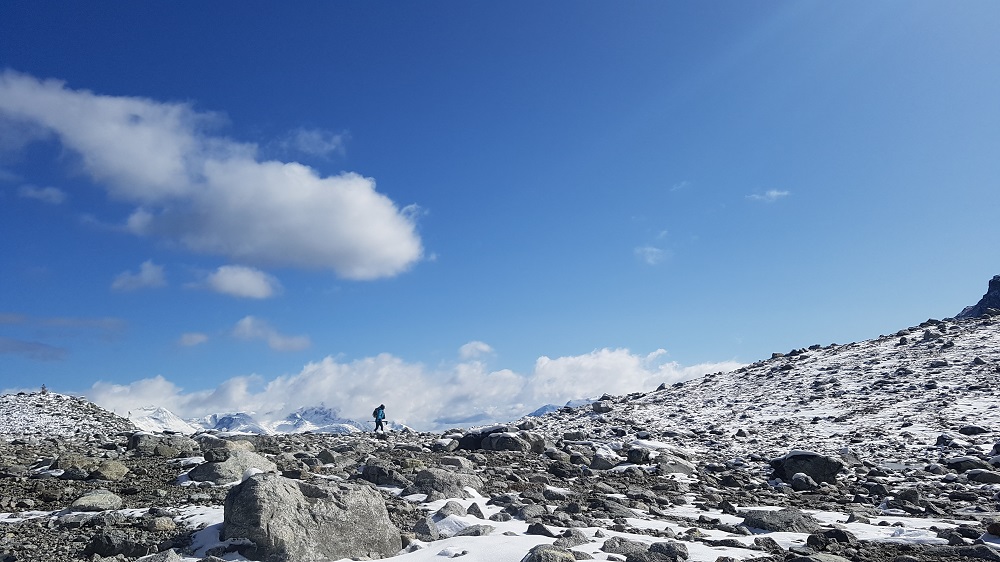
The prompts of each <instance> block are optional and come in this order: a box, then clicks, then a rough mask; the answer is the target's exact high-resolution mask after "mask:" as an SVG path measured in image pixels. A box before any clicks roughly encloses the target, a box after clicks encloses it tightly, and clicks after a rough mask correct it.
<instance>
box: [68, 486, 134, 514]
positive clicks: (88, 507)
mask: <svg viewBox="0 0 1000 562" xmlns="http://www.w3.org/2000/svg"><path fill="white" fill-rule="evenodd" d="M121 506H122V499H121V498H120V497H118V496H117V495H115V494H113V493H111V492H110V491H108V490H104V489H97V490H93V491H91V492H87V493H86V494H84V495H82V496H80V497H79V498H77V499H76V501H74V502H73V504H72V506H71V507H72V508H73V509H75V510H78V511H105V510H108V509H118V508H120V507H121Z"/></svg>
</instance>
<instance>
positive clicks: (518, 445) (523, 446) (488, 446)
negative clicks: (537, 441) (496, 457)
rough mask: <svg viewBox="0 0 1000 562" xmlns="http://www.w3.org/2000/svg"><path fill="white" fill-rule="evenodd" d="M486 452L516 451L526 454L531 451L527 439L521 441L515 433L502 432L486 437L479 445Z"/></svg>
mask: <svg viewBox="0 0 1000 562" xmlns="http://www.w3.org/2000/svg"><path fill="white" fill-rule="evenodd" d="M480 446H481V447H482V448H483V449H484V450H486V451H517V452H521V453H524V452H527V451H530V450H531V443H529V442H528V440H527V439H522V438H521V436H520V435H518V434H517V433H511V432H502V433H491V434H489V435H487V436H486V437H485V438H484V439H483V441H482V443H481V445H480Z"/></svg>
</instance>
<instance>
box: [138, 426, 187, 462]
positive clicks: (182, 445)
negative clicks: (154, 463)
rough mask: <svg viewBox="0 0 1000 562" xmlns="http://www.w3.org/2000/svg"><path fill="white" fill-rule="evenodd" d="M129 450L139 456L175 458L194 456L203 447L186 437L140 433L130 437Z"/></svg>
mask: <svg viewBox="0 0 1000 562" xmlns="http://www.w3.org/2000/svg"><path fill="white" fill-rule="evenodd" d="M128 448H129V450H130V451H134V452H135V454H136V455H139V456H147V457H152V456H158V457H165V458H174V457H179V456H185V457H189V456H193V455H194V454H195V453H197V452H198V451H199V450H200V448H201V447H200V446H199V445H198V442H197V441H195V440H194V439H191V438H190V437H186V436H184V435H160V434H153V433H146V432H144V431H139V432H136V433H133V434H132V436H131V437H129V440H128Z"/></svg>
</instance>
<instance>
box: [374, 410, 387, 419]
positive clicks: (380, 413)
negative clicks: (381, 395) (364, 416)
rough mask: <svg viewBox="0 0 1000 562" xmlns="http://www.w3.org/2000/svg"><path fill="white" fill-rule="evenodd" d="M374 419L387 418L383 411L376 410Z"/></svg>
mask: <svg viewBox="0 0 1000 562" xmlns="http://www.w3.org/2000/svg"><path fill="white" fill-rule="evenodd" d="M372 417H373V418H375V419H377V420H380V419H382V418H383V417H385V414H383V413H382V410H380V409H379V408H375V409H374V410H372Z"/></svg>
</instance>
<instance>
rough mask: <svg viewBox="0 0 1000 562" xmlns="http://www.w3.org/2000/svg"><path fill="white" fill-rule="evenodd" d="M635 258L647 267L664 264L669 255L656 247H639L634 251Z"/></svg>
mask: <svg viewBox="0 0 1000 562" xmlns="http://www.w3.org/2000/svg"><path fill="white" fill-rule="evenodd" d="M632 252H633V253H634V254H635V257H636V258H637V259H639V260H640V261H641V262H643V263H645V264H646V265H657V264H660V263H662V262H663V260H665V259H666V258H667V257H668V256H669V253H668V252H667V250H664V249H662V248H657V247H656V246H639V247H638V248H635V249H634V250H633V251H632Z"/></svg>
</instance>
